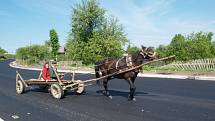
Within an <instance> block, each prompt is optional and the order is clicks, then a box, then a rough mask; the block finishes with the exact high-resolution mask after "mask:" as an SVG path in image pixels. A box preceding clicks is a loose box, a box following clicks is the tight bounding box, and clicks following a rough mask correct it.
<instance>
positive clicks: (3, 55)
mask: <svg viewBox="0 0 215 121" xmlns="http://www.w3.org/2000/svg"><path fill="white" fill-rule="evenodd" d="M5 53H7V51H6V50H4V49H2V48H1V47H0V59H1V58H3V59H5V58H6V57H5Z"/></svg>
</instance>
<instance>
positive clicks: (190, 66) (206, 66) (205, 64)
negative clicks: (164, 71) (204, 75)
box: [166, 59, 215, 71]
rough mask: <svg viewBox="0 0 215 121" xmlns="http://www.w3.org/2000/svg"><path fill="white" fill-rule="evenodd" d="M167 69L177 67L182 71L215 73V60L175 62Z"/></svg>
mask: <svg viewBox="0 0 215 121" xmlns="http://www.w3.org/2000/svg"><path fill="white" fill-rule="evenodd" d="M166 67H175V68H177V69H180V70H204V71H215V59H198V60H193V61H188V62H185V63H184V62H174V63H171V64H168V65H166Z"/></svg>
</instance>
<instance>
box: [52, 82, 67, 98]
mask: <svg viewBox="0 0 215 121" xmlns="http://www.w3.org/2000/svg"><path fill="white" fill-rule="evenodd" d="M50 90H51V94H52V96H53V97H54V98H56V99H61V98H62V97H63V96H64V91H63V89H62V87H61V86H60V85H59V84H52V85H51V88H50Z"/></svg>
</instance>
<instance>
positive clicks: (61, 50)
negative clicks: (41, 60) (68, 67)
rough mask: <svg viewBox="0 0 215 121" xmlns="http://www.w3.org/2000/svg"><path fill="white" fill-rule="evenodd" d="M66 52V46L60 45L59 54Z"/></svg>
mask: <svg viewBox="0 0 215 121" xmlns="http://www.w3.org/2000/svg"><path fill="white" fill-rule="evenodd" d="M65 52H66V48H65V47H63V46H60V47H59V49H58V54H65Z"/></svg>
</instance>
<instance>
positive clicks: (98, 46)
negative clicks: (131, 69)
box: [66, 0, 127, 64]
mask: <svg viewBox="0 0 215 121" xmlns="http://www.w3.org/2000/svg"><path fill="white" fill-rule="evenodd" d="M105 12H106V11H105V10H104V9H103V8H101V7H100V5H99V3H98V2H97V1H96V0H86V1H82V3H81V4H78V5H76V6H75V7H74V8H73V9H72V18H71V30H70V33H69V37H68V41H67V44H66V48H67V54H68V55H69V56H70V57H71V58H72V59H73V60H82V61H83V62H84V63H85V64H90V63H94V62H95V61H98V60H101V59H104V58H107V57H119V56H121V55H122V53H123V45H124V44H125V43H126V42H127V38H126V35H125V32H124V31H123V27H122V25H120V24H118V20H117V19H115V18H113V17H112V18H111V19H108V18H107V17H106V16H105Z"/></svg>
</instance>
